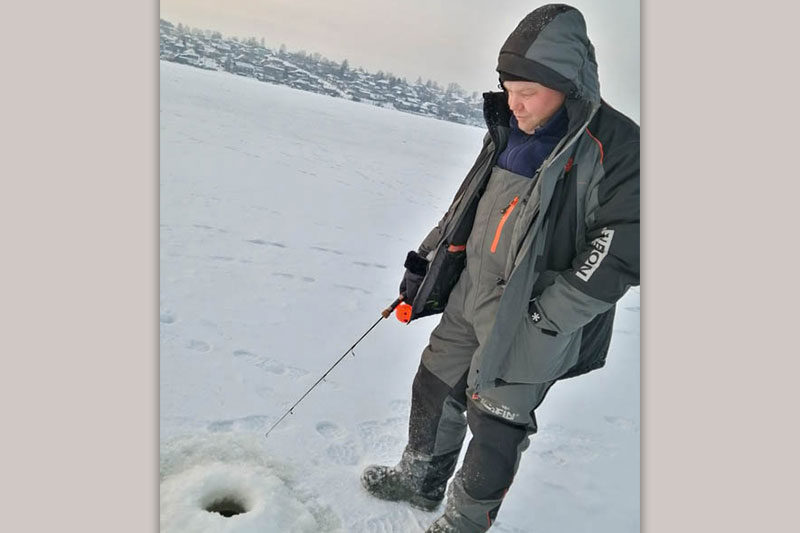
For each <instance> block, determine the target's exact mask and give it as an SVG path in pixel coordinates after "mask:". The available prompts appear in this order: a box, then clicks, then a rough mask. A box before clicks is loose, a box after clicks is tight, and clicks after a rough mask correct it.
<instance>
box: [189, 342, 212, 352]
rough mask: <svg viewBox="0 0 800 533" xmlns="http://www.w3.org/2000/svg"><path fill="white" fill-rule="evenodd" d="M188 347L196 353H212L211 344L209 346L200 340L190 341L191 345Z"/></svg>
mask: <svg viewBox="0 0 800 533" xmlns="http://www.w3.org/2000/svg"><path fill="white" fill-rule="evenodd" d="M186 346H187V348H189V349H190V350H194V351H196V352H202V353H206V352H210V351H211V345H210V344H208V343H207V342H205V341H200V340H197V339H192V340H190V341H189V344H187V345H186Z"/></svg>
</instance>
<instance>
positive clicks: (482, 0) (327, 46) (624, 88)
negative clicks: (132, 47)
mask: <svg viewBox="0 0 800 533" xmlns="http://www.w3.org/2000/svg"><path fill="white" fill-rule="evenodd" d="M568 3H569V4H570V5H572V6H575V7H577V8H578V9H580V10H581V12H583V14H584V17H585V18H586V23H587V27H588V32H589V38H590V39H591V40H592V42H593V43H594V46H595V49H596V52H597V61H598V63H599V67H600V90H601V93H602V94H603V97H604V98H605V99H606V100H607V101H608V102H609V103H610V104H611V105H613V106H615V107H617V108H618V109H620V110H621V111H623V112H625V113H627V114H628V115H630V116H631V118H633V119H634V120H636V121H637V122H638V121H639V0H573V1H571V2H568ZM542 4H543V3H542V2H536V1H532V2H525V1H518V0H514V1H512V0H338V1H334V0H161V17H162V18H164V19H167V20H169V21H171V22H173V23H176V24H177V23H178V22H182V23H183V24H188V25H189V26H192V27H197V28H201V29H209V30H217V31H220V32H221V33H222V34H223V35H225V36H226V37H232V36H239V37H256V38H259V39H260V38H262V37H263V38H264V41H265V44H266V45H267V46H268V47H270V48H277V47H278V46H280V45H281V44H285V45H286V47H287V48H288V49H289V50H291V51H297V50H301V49H303V50H306V51H307V52H319V53H320V54H322V55H324V56H326V57H327V58H328V59H331V60H335V61H339V62H340V61H342V60H343V59H345V58H346V59H347V60H348V61H349V63H350V66H351V67H359V66H360V67H363V68H365V69H366V70H370V71H373V72H375V71H378V70H383V71H390V72H392V73H393V74H394V75H396V76H401V77H405V78H406V79H407V80H408V81H409V82H414V81H416V79H417V77H418V76H422V78H423V80H427V79H428V78H430V79H433V80H436V81H437V82H439V83H440V84H442V85H445V84H447V83H449V82H452V81H454V82H457V83H459V84H460V85H461V86H462V87H464V88H465V89H467V90H469V91H479V92H483V91H487V90H492V89H494V88H495V87H496V84H497V74H496V72H495V67H496V66H497V54H498V52H499V50H500V46H502V44H503V42H504V41H505V39H506V37H507V36H508V34H509V33H511V31H513V29H514V28H515V27H516V25H517V23H518V22H519V21H520V20H521V19H522V18H523V17H524V16H525V15H526V14H528V13H529V12H530V11H532V10H534V9H536V7H538V6H540V5H542Z"/></svg>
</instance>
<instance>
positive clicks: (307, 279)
mask: <svg viewBox="0 0 800 533" xmlns="http://www.w3.org/2000/svg"><path fill="white" fill-rule="evenodd" d="M272 275H273V276H278V277H280V278H286V279H295V278H296V277H297V276H295V275H294V274H289V273H288V272H273V273H272ZM300 281H302V282H303V283H314V282H315V281H317V280H316V279H314V278H312V277H309V276H301V277H300Z"/></svg>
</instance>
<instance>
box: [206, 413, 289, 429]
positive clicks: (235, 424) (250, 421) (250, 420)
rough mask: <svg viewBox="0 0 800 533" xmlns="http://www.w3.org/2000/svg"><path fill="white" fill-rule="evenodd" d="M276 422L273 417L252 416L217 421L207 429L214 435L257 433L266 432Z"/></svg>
mask: <svg viewBox="0 0 800 533" xmlns="http://www.w3.org/2000/svg"><path fill="white" fill-rule="evenodd" d="M274 420H275V417H272V416H263V415H250V416H245V417H242V418H232V419H229V420H217V421H214V422H211V423H210V424H208V426H207V429H208V431H211V432H212V433H219V432H223V431H246V432H255V431H261V430H262V429H264V430H266V428H268V427H269V426H270V425H271V424H272V423H273V422H274Z"/></svg>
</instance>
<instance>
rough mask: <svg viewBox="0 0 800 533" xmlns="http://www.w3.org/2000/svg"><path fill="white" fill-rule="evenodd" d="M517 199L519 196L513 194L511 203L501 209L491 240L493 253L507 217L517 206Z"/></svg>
mask: <svg viewBox="0 0 800 533" xmlns="http://www.w3.org/2000/svg"><path fill="white" fill-rule="evenodd" d="M518 201H519V196H515V197H514V199H513V200H511V203H510V204H508V205H507V206H506V207H505V208H503V210H502V211H500V212H501V213H502V214H503V217H502V218H501V219H500V223H499V224H497V230H496V231H495V233H494V240H493V241H492V249H491V252H492V253H494V252H495V250H497V243H498V242H500V234H501V233H503V226H504V225H505V223H506V220H508V217H509V216H510V215H511V212H512V211H513V210H514V208H515V207H516V206H517V202H518Z"/></svg>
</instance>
